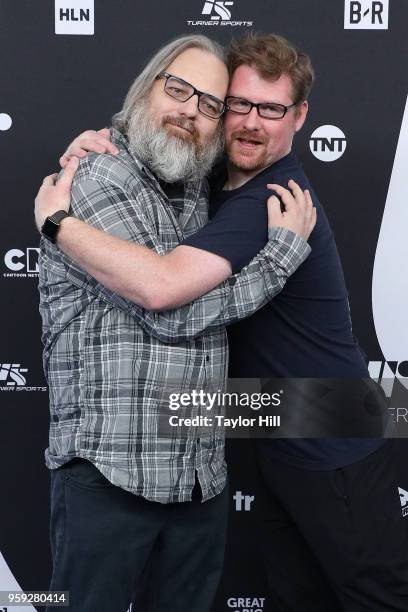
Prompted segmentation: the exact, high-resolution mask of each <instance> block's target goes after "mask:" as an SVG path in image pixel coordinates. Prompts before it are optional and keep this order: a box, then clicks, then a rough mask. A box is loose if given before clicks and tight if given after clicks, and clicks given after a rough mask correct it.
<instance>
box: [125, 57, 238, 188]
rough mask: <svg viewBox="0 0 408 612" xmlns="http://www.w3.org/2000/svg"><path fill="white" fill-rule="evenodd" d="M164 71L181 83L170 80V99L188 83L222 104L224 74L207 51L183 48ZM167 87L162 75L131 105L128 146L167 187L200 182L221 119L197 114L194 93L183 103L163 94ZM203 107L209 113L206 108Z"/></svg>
mask: <svg viewBox="0 0 408 612" xmlns="http://www.w3.org/2000/svg"><path fill="white" fill-rule="evenodd" d="M165 72H166V73H168V74H171V75H173V76H174V77H177V79H181V81H174V80H173V81H171V87H172V88H173V89H170V90H169V91H170V93H172V94H173V95H176V96H177V95H179V94H180V91H181V92H182V88H183V87H186V85H185V84H186V83H189V84H191V85H192V86H193V87H195V88H196V89H197V90H199V91H200V92H203V93H208V94H210V95H211V96H213V97H215V98H219V99H220V100H222V101H223V100H224V97H225V94H226V90H227V86H228V71H227V68H226V66H225V64H224V63H223V62H222V61H221V60H220V59H219V58H218V57H216V56H215V55H213V54H212V53H209V52H208V51H203V50H201V49H197V48H189V49H186V50H185V51H183V52H182V53H180V55H178V56H177V57H176V59H175V60H173V61H172V62H171V63H170V64H169V65H168V66H167V67H166V70H165ZM183 83H184V85H183ZM165 84H166V78H165V77H162V76H161V77H160V78H158V79H156V80H155V81H154V83H153V87H152V89H151V90H150V92H149V94H148V95H147V96H146V97H145V98H144V99H142V100H139V101H137V102H136V103H135V104H134V106H133V111H132V115H131V117H130V119H129V123H128V129H127V134H128V138H129V142H130V144H131V146H132V149H133V152H134V154H135V155H136V157H138V159H139V160H140V161H141V162H142V163H144V164H146V166H148V167H149V168H150V170H151V171H152V172H153V174H155V175H156V176H157V177H158V178H160V179H163V180H164V181H167V182H169V183H174V182H178V181H181V182H185V181H193V180H201V179H202V178H203V177H204V176H205V175H206V174H208V172H209V171H210V170H211V167H212V165H213V164H214V161H215V159H216V158H217V156H218V154H219V153H220V151H221V150H222V147H223V132H222V125H221V123H220V119H211V118H209V117H207V116H205V115H203V114H201V113H200V112H199V111H198V107H197V105H198V97H197V94H194V95H192V96H191V98H190V99H189V100H186V101H185V102H182V101H181V100H178V99H175V98H174V97H172V95H169V93H167V92H166V91H165V89H164V87H165ZM187 87H188V86H187ZM204 100H205V98H204ZM204 108H205V110H207V109H208V107H207V106H206V105H205V104H204ZM211 108H212V107H211V105H210V110H211Z"/></svg>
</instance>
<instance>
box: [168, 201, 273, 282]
mask: <svg viewBox="0 0 408 612" xmlns="http://www.w3.org/2000/svg"><path fill="white" fill-rule="evenodd" d="M268 195H270V194H268V192H267V190H266V189H265V190H258V191H256V192H252V193H251V192H248V193H245V194H239V195H237V196H233V197H232V198H230V199H229V200H227V201H226V202H224V204H222V206H221V207H220V208H219V209H218V211H217V213H216V214H215V216H214V217H213V219H212V220H211V221H210V222H209V223H207V225H205V226H204V227H203V228H201V229H200V230H199V231H198V232H196V233H195V234H193V235H192V236H189V238H186V239H185V240H183V241H182V242H181V243H180V244H183V245H185V246H192V247H195V248H197V249H203V250H204V251H209V252H210V253H215V254H216V255H220V256H221V257H224V258H225V259H228V261H229V262H230V263H231V266H232V271H233V273H234V274H236V273H237V272H239V271H240V270H242V268H244V267H245V266H246V265H247V264H248V263H249V262H250V261H251V259H253V257H255V255H256V254H257V253H259V251H260V250H261V249H262V248H263V247H264V246H265V244H266V243H267V241H268V215H267V207H266V200H267V197H268Z"/></svg>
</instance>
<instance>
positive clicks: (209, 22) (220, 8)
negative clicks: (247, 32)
mask: <svg viewBox="0 0 408 612" xmlns="http://www.w3.org/2000/svg"><path fill="white" fill-rule="evenodd" d="M233 5H234V2H226V1H220V0H205V1H204V6H203V8H202V11H201V15H203V16H204V17H205V18H206V19H204V20H203V19H201V20H198V21H190V20H187V25H188V26H210V27H211V26H232V27H239V26H241V27H242V26H244V27H245V26H246V27H252V26H253V21H242V20H236V21H232V12H231V10H230V8H229V7H232V6H233Z"/></svg>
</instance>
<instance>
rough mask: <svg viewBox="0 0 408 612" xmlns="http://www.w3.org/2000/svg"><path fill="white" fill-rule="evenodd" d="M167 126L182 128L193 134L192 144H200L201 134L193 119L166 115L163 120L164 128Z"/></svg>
mask: <svg viewBox="0 0 408 612" xmlns="http://www.w3.org/2000/svg"><path fill="white" fill-rule="evenodd" d="M166 125H175V126H177V127H181V128H183V129H185V130H187V132H189V133H190V134H191V140H192V142H193V143H194V144H198V142H199V139H200V134H199V132H198V129H197V128H196V126H195V125H194V121H191V119H187V118H185V117H173V116H171V115H165V116H164V117H163V119H162V126H163V127H164V126H166Z"/></svg>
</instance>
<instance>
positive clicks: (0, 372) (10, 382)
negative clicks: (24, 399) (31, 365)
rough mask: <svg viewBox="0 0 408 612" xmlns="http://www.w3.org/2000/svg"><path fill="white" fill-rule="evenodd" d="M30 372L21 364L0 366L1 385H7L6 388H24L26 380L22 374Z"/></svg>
mask: <svg viewBox="0 0 408 612" xmlns="http://www.w3.org/2000/svg"><path fill="white" fill-rule="evenodd" d="M26 372H28V369H27V368H22V367H21V365H20V364H19V363H3V364H0V383H6V387H24V386H25V384H26V382H27V381H26V379H25V377H24V376H23V375H22V373H24V374H25V373H26Z"/></svg>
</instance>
